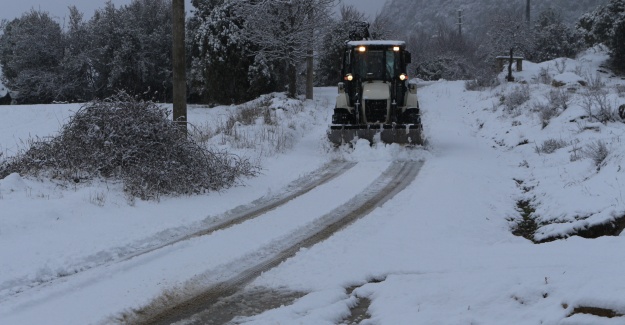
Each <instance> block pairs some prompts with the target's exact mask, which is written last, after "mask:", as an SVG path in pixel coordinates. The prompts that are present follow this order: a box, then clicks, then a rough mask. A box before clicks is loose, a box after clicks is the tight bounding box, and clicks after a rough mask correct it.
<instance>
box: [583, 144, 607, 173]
mask: <svg viewBox="0 0 625 325" xmlns="http://www.w3.org/2000/svg"><path fill="white" fill-rule="evenodd" d="M582 154H583V155H584V157H586V158H590V159H592V161H593V162H594V163H595V166H597V169H599V168H601V164H603V162H604V161H605V159H606V158H607V157H608V155H609V154H610V150H609V149H608V145H607V144H606V143H605V142H604V141H603V140H597V141H595V142H591V143H589V144H588V145H586V147H585V148H584V149H583V150H582Z"/></svg>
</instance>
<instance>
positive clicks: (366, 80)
mask: <svg viewBox="0 0 625 325" xmlns="http://www.w3.org/2000/svg"><path fill="white" fill-rule="evenodd" d="M410 61H411V55H410V52H408V51H406V44H405V42H403V41H371V40H367V41H350V42H347V43H346V46H345V51H344V55H343V63H342V69H341V70H342V76H343V80H342V81H341V82H339V84H338V92H339V94H338V96H337V98H336V105H335V108H334V114H333V115H332V124H331V125H330V128H329V130H328V139H329V140H330V141H331V142H332V143H334V144H335V145H341V144H343V143H349V142H351V141H352V140H354V139H367V140H369V141H370V142H372V141H374V139H376V138H377V137H378V136H379V140H380V141H382V142H384V143H399V144H410V145H423V142H424V139H423V127H422V125H421V111H420V110H419V102H418V99H417V84H416V83H415V82H410V81H408V74H407V72H406V66H407V65H408V64H409V63H410Z"/></svg>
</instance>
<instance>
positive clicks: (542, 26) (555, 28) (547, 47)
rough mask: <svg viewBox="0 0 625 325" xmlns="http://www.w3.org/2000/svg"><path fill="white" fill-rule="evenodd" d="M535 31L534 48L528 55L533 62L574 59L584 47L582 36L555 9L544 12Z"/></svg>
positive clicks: (536, 24) (535, 26) (537, 22)
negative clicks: (564, 58) (560, 58)
mask: <svg viewBox="0 0 625 325" xmlns="http://www.w3.org/2000/svg"><path fill="white" fill-rule="evenodd" d="M533 29H534V31H533V34H534V48H533V49H532V50H531V51H530V52H529V53H527V58H528V59H529V60H531V61H533V62H543V61H547V60H553V59H556V58H559V57H568V58H573V57H575V55H576V54H577V53H578V52H579V51H580V50H581V49H582V47H583V41H582V39H581V37H580V35H579V34H578V33H577V32H576V31H575V30H574V29H572V28H569V27H568V26H567V25H565V24H564V22H563V21H562V18H561V16H560V14H558V13H557V12H556V11H555V10H553V9H547V10H545V11H543V12H542V13H541V14H540V15H539V17H538V19H537V21H536V23H535V25H534V27H533Z"/></svg>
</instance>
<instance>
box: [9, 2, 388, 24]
mask: <svg viewBox="0 0 625 325" xmlns="http://www.w3.org/2000/svg"><path fill="white" fill-rule="evenodd" d="M105 2H106V1H105V0H18V1H14V0H2V1H0V8H2V9H1V10H0V19H13V18H17V17H19V16H21V15H22V14H23V13H24V12H27V11H28V10H30V9H32V8H34V9H40V10H44V11H47V12H49V13H50V14H51V15H52V16H55V17H58V18H59V19H61V20H62V18H64V17H66V16H67V13H68V12H69V11H68V9H67V8H68V7H69V6H71V5H75V6H76V7H77V8H78V9H79V10H80V11H81V12H82V13H84V14H85V17H86V18H87V17H91V15H92V14H93V12H94V11H95V10H96V9H98V8H102V7H104V3H105ZM130 2H131V0H113V3H114V4H115V5H116V6H121V5H126V4H129V3H130ZM341 2H342V3H345V4H348V5H354V6H356V7H357V8H359V9H360V11H362V12H364V13H365V14H367V15H369V16H370V17H373V16H375V14H376V13H378V12H379V11H380V10H382V6H383V5H384V3H385V2H386V1H385V0H341ZM186 7H187V9H189V8H191V0H186Z"/></svg>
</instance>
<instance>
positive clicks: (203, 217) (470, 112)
mask: <svg viewBox="0 0 625 325" xmlns="http://www.w3.org/2000/svg"><path fill="white" fill-rule="evenodd" d="M606 59H607V56H606V55H605V53H604V52H603V51H602V50H601V49H593V50H590V51H588V52H587V53H585V55H583V56H580V57H579V58H578V59H577V60H572V59H567V60H564V59H558V60H555V61H550V62H545V63H541V64H533V63H531V62H524V71H522V72H515V73H514V76H515V79H516V82H514V83H507V82H504V81H503V80H504V76H503V74H502V76H501V80H502V84H501V85H500V86H498V87H496V88H494V89H486V90H483V91H467V90H465V83H464V82H448V81H439V82H435V83H429V84H427V85H425V86H423V87H421V88H420V89H419V96H420V104H421V107H422V110H423V124H424V128H425V133H426V136H427V139H428V144H427V146H426V147H425V148H420V147H417V148H405V147H401V146H399V145H383V144H373V145H370V144H369V143H368V142H366V141H364V140H359V141H357V142H355V143H354V144H353V145H352V146H343V147H341V148H338V149H335V148H333V147H332V146H330V145H329V144H328V142H327V141H326V139H325V132H326V129H327V124H328V123H329V121H330V115H331V114H332V108H333V102H334V96H335V92H336V89H335V88H320V89H316V94H315V98H316V99H315V100H314V101H304V102H303V103H299V102H298V101H293V100H288V99H286V98H284V96H282V95H274V96H271V98H270V99H261V101H267V100H269V101H271V105H272V107H273V108H274V116H273V121H274V123H277V124H278V128H277V129H269V128H267V126H266V125H264V122H265V121H262V120H259V121H258V123H256V124H255V125H252V126H247V127H245V126H241V125H235V127H237V128H240V130H239V131H240V132H239V133H238V134H239V136H242V137H244V138H246V137H247V140H246V141H242V142H241V141H240V140H239V142H233V141H231V140H232V139H229V138H228V137H226V136H223V135H219V134H217V135H215V136H214V137H213V138H212V139H210V140H208V141H207V142H208V144H210V145H213V146H219V147H222V148H229V149H231V150H232V151H233V152H235V153H237V154H240V155H245V156H248V157H250V158H251V159H254V160H255V161H257V162H258V163H259V164H260V165H261V166H262V168H263V169H262V173H261V175H259V176H258V177H255V178H250V179H246V180H244V182H243V184H241V186H238V187H235V188H232V189H228V190H225V191H223V192H220V193H215V192H214V193H208V194H206V195H200V196H191V197H182V198H162V199H161V200H160V201H159V202H144V201H139V200H129V199H128V197H126V196H125V195H124V194H123V192H122V191H121V186H120V185H119V184H115V183H110V182H105V181H102V182H96V183H93V184H89V185H80V186H74V187H62V186H59V185H58V184H56V183H54V182H51V181H47V180H38V179H31V178H26V177H22V176H20V175H17V174H12V175H9V176H8V177H6V178H4V179H2V180H0V211H2V212H1V213H0V261H1V262H0V323H2V324H43V323H48V324H50V323H53V324H99V323H109V322H115V318H114V317H115V316H116V315H119V313H120V312H123V311H127V310H130V309H132V308H138V307H141V306H144V305H145V304H147V303H149V302H150V301H151V300H152V299H153V298H154V297H156V296H158V295H159V294H162V293H163V292H165V291H167V290H172V289H178V288H182V287H189V286H193V285H197V286H202V285H204V284H206V283H208V282H210V281H217V280H219V279H220V278H223V277H225V276H227V274H229V273H232V272H236V271H237V270H239V269H240V268H241V267H242V264H246V263H253V261H248V259H247V258H246V256H247V257H249V256H251V257H254V256H256V255H263V254H266V253H268V252H271V251H272V250H273V249H275V248H276V247H278V246H280V245H283V244H284V241H285V238H287V239H288V237H289V234H290V233H292V232H293V231H296V230H297V229H302V228H305V227H306V225H308V224H309V223H310V222H314V220H315V218H316V217H318V216H320V215H323V214H324V213H327V211H330V210H332V209H334V208H336V207H338V206H340V205H341V204H342V203H344V202H345V201H346V198H347V199H349V198H350V197H353V196H355V195H358V193H360V192H361V191H363V190H365V189H366V188H367V187H368V186H369V184H370V183H371V182H372V181H373V180H374V179H375V178H376V177H377V176H379V175H380V173H382V172H383V171H384V170H385V169H386V168H387V167H388V166H389V165H390V164H391V162H393V161H397V160H421V161H424V166H423V167H422V169H421V170H420V172H419V174H418V176H417V178H416V180H415V181H414V182H413V183H412V184H411V185H410V186H409V187H408V188H407V189H406V190H404V191H402V192H401V193H399V194H397V195H396V196H395V197H394V198H393V199H392V200H390V201H388V202H386V203H385V204H384V206H382V207H379V208H377V209H376V210H374V211H373V212H372V213H370V214H369V215H368V216H366V217H365V218H363V219H361V220H359V221H357V222H356V223H354V224H352V225H350V226H348V227H347V228H346V229H344V230H342V231H340V232H339V233H337V234H335V235H334V236H332V237H331V238H329V239H328V240H326V241H324V242H322V243H320V244H318V245H315V246H313V247H310V248H307V249H302V250H301V251H299V252H298V254H297V255H296V256H295V257H293V258H291V259H289V260H287V261H285V262H284V263H282V264H281V265H279V266H278V267H276V268H274V269H272V270H270V271H268V272H265V273H264V274H263V275H262V276H260V277H259V278H257V279H256V280H255V281H254V282H253V283H252V284H251V286H253V287H263V288H271V289H275V290H285V291H295V292H303V293H305V294H304V296H303V297H302V298H300V299H297V300H296V301H295V302H294V303H292V304H289V305H285V306H282V307H280V308H277V309H273V310H269V311H265V312H263V313H261V314H259V315H256V316H252V317H239V318H237V319H235V322H236V323H244V324H315V325H318V324H338V323H341V322H342V321H343V320H344V319H346V317H347V316H348V315H349V313H350V307H353V306H354V305H355V304H356V301H357V299H361V298H368V299H370V300H371V305H370V307H369V309H368V314H369V315H370V318H369V319H368V320H365V321H363V322H362V324H393V325H395V324H493V325H499V324H566V325H573V324H623V323H624V322H625V317H623V316H619V315H625V301H624V300H623V297H625V280H623V276H622V274H623V273H624V272H625V251H623V250H622V249H619V245H622V244H623V241H624V239H623V236H609V237H607V236H606V237H600V238H596V239H584V238H581V237H577V236H572V237H569V235H570V234H571V233H572V232H573V231H575V230H576V229H583V228H584V227H587V226H592V225H597V224H604V223H606V222H612V221H614V220H615V219H617V218H620V217H622V216H624V215H625V202H624V201H623V193H622V191H623V185H622V183H625V179H622V178H621V177H622V176H623V173H624V172H625V171H623V170H622V168H621V165H622V160H623V157H624V156H625V149H623V148H622V146H621V145H620V141H621V136H622V134H623V132H624V131H625V126H624V125H623V123H622V122H620V121H619V120H618V118H616V119H615V121H610V122H606V123H600V122H597V121H594V120H593V119H592V118H589V117H588V111H587V109H586V108H585V107H587V106H585V101H587V100H588V99H587V96H586V95H585V92H586V91H587V89H588V88H589V87H591V86H592V85H594V84H597V83H599V84H604V85H603V86H601V87H602V88H603V89H605V90H607V91H608V92H607V93H606V94H605V100H606V102H607V103H609V105H610V107H612V108H616V107H618V106H619V105H620V104H623V103H625V97H624V92H625V89H623V87H625V86H623V85H625V82H623V81H622V80H620V79H619V78H616V77H613V76H611V75H610V73H609V72H608V71H607V70H605V69H603V68H601V67H600V66H601V64H602V63H603V62H604V61H605V60H606ZM599 70H601V71H603V72H599V74H597V73H598V71H599ZM554 81H557V82H558V83H561V84H563V85H561V86H560V87H559V88H556V87H554V86H553V85H554ZM580 81H582V83H580ZM582 84H585V85H582ZM619 85H620V86H619ZM553 90H564V91H565V92H566V94H569V97H568V99H566V100H565V102H566V105H565V106H566V107H561V108H560V109H559V110H558V111H557V112H556V114H554V116H552V117H551V118H549V119H546V118H545V117H544V115H542V116H541V114H540V109H539V108H540V107H543V106H544V105H543V104H545V103H547V102H549V101H550V98H551V97H550V94H551V93H552V91H553ZM524 93H526V94H527V96H529V98H526V99H527V100H525V99H524V100H520V101H512V100H511V99H513V98H516V97H517V96H521V97H522V95H523V94H524ZM541 105H542V106H541ZM78 108H79V105H43V106H6V107H2V106H0V116H2V117H3V118H2V119H0V152H2V153H3V155H5V156H12V155H14V154H15V153H16V152H18V151H19V150H23V149H24V148H25V147H26V146H27V145H28V139H29V138H34V137H46V136H53V135H54V134H55V132H57V131H58V130H59V128H60V126H61V125H62V123H64V122H66V121H67V119H68V118H69V117H70V116H71V115H72V113H73V112H75V111H76V110H77V109H78ZM236 109H237V107H234V106H227V107H226V106H224V107H217V108H212V109H209V108H205V107H194V106H192V107H191V108H190V109H189V121H191V123H193V124H194V125H196V126H197V127H200V128H205V129H211V127H212V126H211V125H212V123H214V122H215V121H219V120H222V119H224V118H226V117H227V116H228V114H230V112H231V111H232V110H236ZM259 130H260V131H259ZM271 130H273V131H271ZM275 130H278V131H279V132H277V133H279V134H282V135H284V137H283V138H281V139H290V140H289V141H286V143H285V144H284V145H279V146H265V145H262V144H257V143H256V140H258V139H257V138H258V136H257V135H258V134H265V135H266V137H267V138H270V137H269V136H267V134H269V133H272V132H273V133H275V132H274V131H275ZM257 132H261V133H257ZM263 132H264V133H263ZM547 140H558V141H553V142H548V143H549V144H551V143H554V145H553V147H551V146H550V147H549V148H547V147H546V146H545V144H546V143H547ZM237 143H238V144H237ZM241 143H244V144H246V145H241ZM597 143H603V144H604V145H605V148H606V149H607V156H605V157H604V159H602V160H601V161H598V162H597V161H596V160H595V159H594V158H593V157H594V154H593V150H592V148H593V144H595V145H596V144H597ZM547 149H549V150H547ZM551 149H553V150H551ZM345 160H347V161H352V162H355V163H356V165H355V166H354V167H353V168H351V169H350V170H348V171H347V172H346V173H344V174H342V175H340V176H339V177H338V178H337V179H335V180H333V181H331V182H328V183H326V184H324V185H322V186H320V188H317V189H315V190H313V191H311V192H310V193H308V194H307V195H304V196H302V197H300V198H297V199H295V200H293V201H292V202H289V203H288V204H287V205H285V206H284V207H282V208H281V209H279V210H276V211H272V212H270V213H268V214H266V215H263V216H261V217H259V218H256V219H254V220H250V221H248V222H246V223H244V224H241V225H239V226H236V227H232V228H229V229H226V230H223V231H220V232H218V233H216V234H214V235H211V236H207V237H201V238H195V239H193V240H188V241H185V242H181V243H178V244H175V245H170V246H166V247H164V248H161V249H158V250H156V251H154V252H151V253H148V254H144V255H141V256H137V257H135V258H130V259H125V258H126V257H128V256H131V255H133V254H134V253H137V252H141V251H143V250H146V249H149V248H151V247H155V246H158V245H159V244H162V243H165V242H168V241H170V240H172V239H173V238H178V237H181V236H183V235H185V234H188V233H191V232H193V230H194V229H197V228H198V227H202V226H204V225H206V224H210V223H211V222H214V221H215V220H218V219H219V218H220V217H222V216H223V215H224V214H225V213H227V211H229V210H231V209H233V208H235V207H237V206H245V205H249V204H250V203H251V202H253V201H254V200H257V199H259V198H268V197H272V196H274V195H280V193H282V192H283V191H284V189H285V187H286V186H287V185H288V184H290V183H291V182H293V181H294V180H296V179H298V178H302V177H304V178H305V177H306V176H307V175H311V173H314V172H315V171H316V170H318V169H323V168H324V166H327V164H335V163H337V162H338V161H345ZM519 201H528V202H531V204H532V206H533V207H534V209H535V213H534V214H535V216H537V220H538V222H539V224H538V230H537V232H536V235H535V236H534V238H532V239H533V240H535V241H541V240H544V239H547V238H556V237H561V238H562V239H558V240H554V241H551V242H547V243H544V244H534V243H532V242H531V241H530V240H528V239H525V238H522V237H518V236H514V235H513V234H512V233H511V227H512V226H513V224H514V222H515V220H518V219H519V218H520V212H519V211H518V209H517V203H518V202H519ZM251 259H253V258H251ZM354 287H355V290H354V291H353V292H348V291H347V290H346V289H347V288H354ZM579 307H594V308H602V309H606V310H610V311H612V312H613V313H614V314H615V315H616V316H617V317H613V318H607V317H601V316H597V315H591V314H584V313H580V312H579V309H578V308H579Z"/></svg>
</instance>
